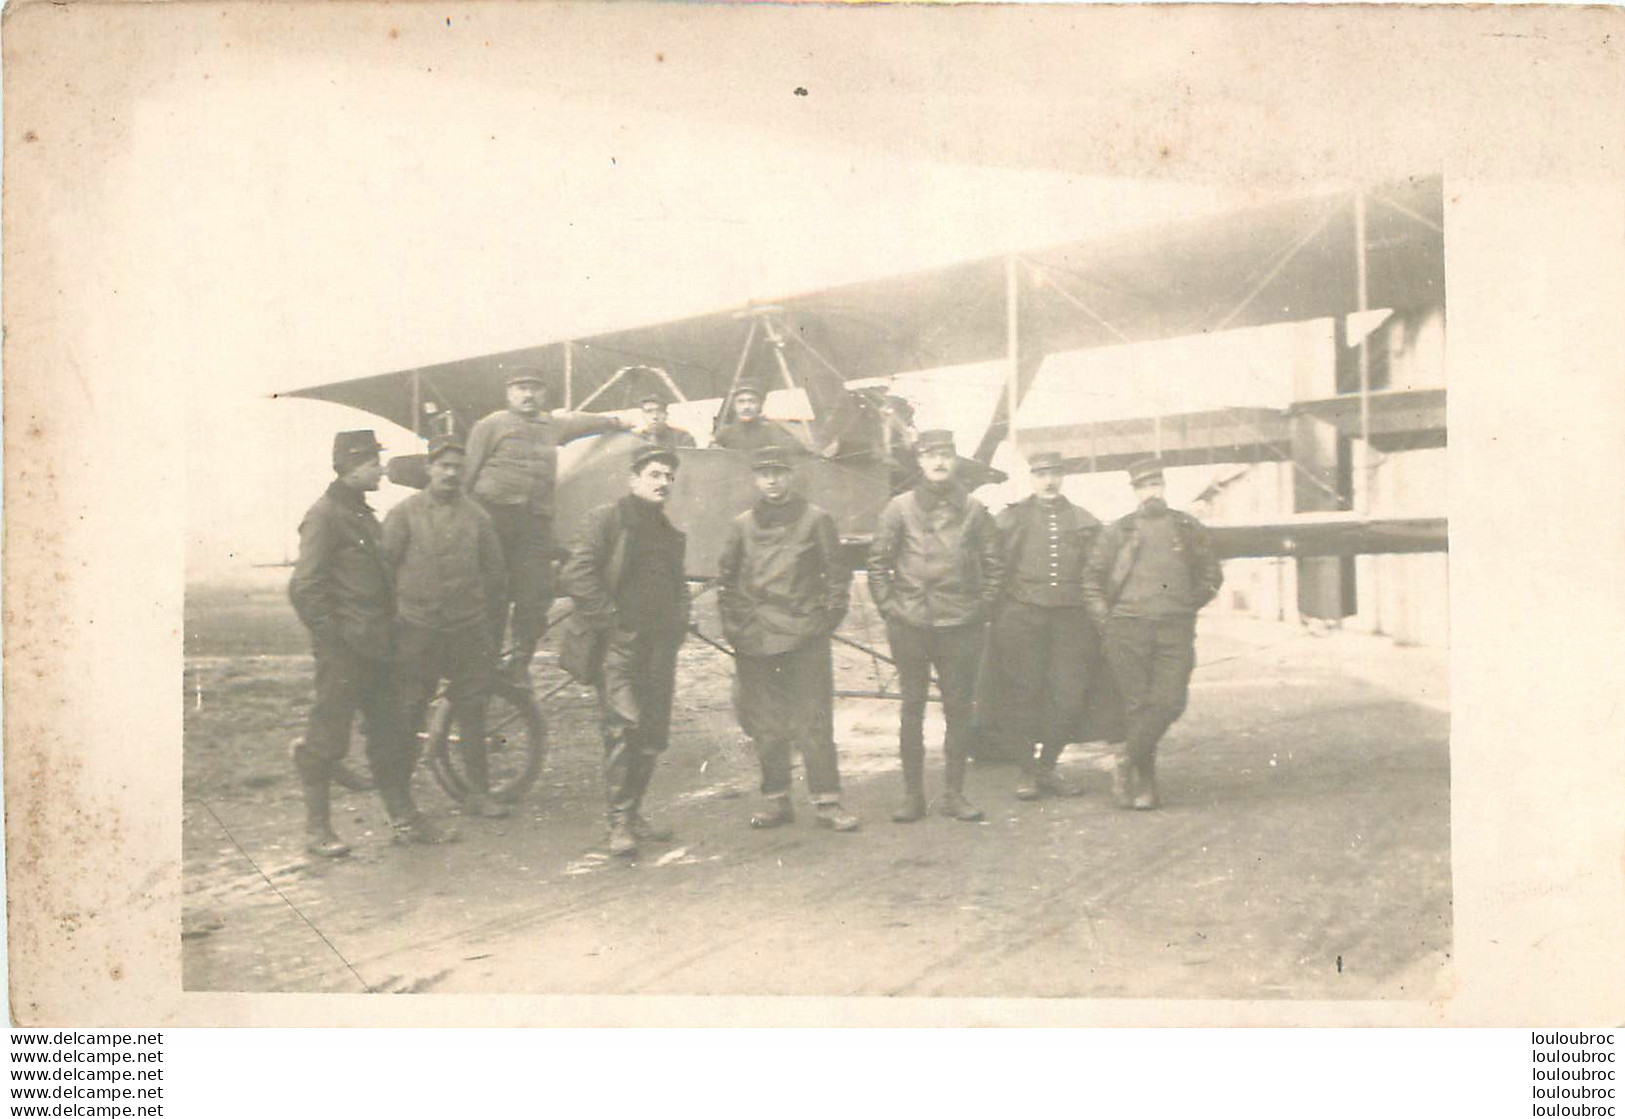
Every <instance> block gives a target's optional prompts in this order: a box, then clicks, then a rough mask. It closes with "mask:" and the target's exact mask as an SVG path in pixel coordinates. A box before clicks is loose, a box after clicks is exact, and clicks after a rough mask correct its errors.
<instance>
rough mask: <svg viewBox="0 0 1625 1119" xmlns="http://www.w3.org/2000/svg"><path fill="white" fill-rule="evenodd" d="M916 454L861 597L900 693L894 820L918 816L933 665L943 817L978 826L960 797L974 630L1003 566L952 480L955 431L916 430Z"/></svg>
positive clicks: (977, 635) (990, 533)
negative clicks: (887, 646) (940, 722)
mask: <svg viewBox="0 0 1625 1119" xmlns="http://www.w3.org/2000/svg"><path fill="white" fill-rule="evenodd" d="M915 449H916V451H917V453H918V455H919V460H920V472H921V480H920V481H919V482H918V483H917V484H916V485H915V486H914V488H913V489H911V490H908V491H907V492H905V493H901V494H899V495H897V496H896V497H894V498H892V499H891V501H890V502H888V503H887V505H886V507H885V509H884V510H882V511H881V514H880V521H879V523H878V524H877V526H876V528H875V537H874V543H873V545H872V547H871V549H870V553H869V593H870V595H871V596H872V597H873V598H874V601H875V606H876V607H877V608H878V609H879V611H880V613H881V616H882V617H884V618H885V619H886V634H887V637H888V639H889V640H890V643H891V652H892V659H893V660H894V661H895V662H896V664H897V675H898V685H899V687H900V688H901V690H902V693H903V703H902V717H901V724H900V728H899V733H898V752H899V754H900V755H901V758H902V764H903V785H904V799H903V803H902V805H901V806H900V807H899V808H898V809H897V811H895V812H894V813H892V819H893V820H894V821H896V822H897V823H900V824H907V823H913V822H914V821H916V820H918V819H920V818H921V817H922V816H924V815H925V773H924V770H925V742H924V722H925V702H926V695H927V689H928V687H929V685H930V680H931V669H932V668H933V667H935V669H936V671H937V681H938V685H939V686H940V688H941V691H942V712H943V717H944V719H945V720H946V722H947V724H948V728H947V738H946V741H945V742H944V743H943V752H944V754H945V755H946V775H945V792H944V794H943V798H942V803H941V811H942V814H943V815H945V816H951V817H953V818H954V819H956V820H965V821H974V820H980V819H981V818H982V812H981V810H980V809H978V808H976V807H974V806H973V805H972V804H971V803H970V802H969V801H967V800H966V799H965V765H966V760H967V758H968V757H969V751H970V740H971V736H972V735H973V734H974V733H975V731H974V728H973V726H972V720H973V718H974V710H975V689H976V666H977V663H978V661H979V659H980V657H981V652H982V632H983V628H984V623H985V622H986V621H987V618H988V617H989V615H990V614H991V613H992V610H993V607H994V606H995V604H996V603H997V602H998V600H999V596H1000V594H1001V593H1002V589H1003V585H1004V562H1003V559H1002V557H1001V556H1000V554H999V546H998V536H997V531H996V530H995V528H994V524H993V518H992V517H991V516H989V515H988V511H987V510H986V509H985V508H984V507H983V506H982V504H981V503H980V502H979V501H977V500H976V499H975V498H973V497H971V496H970V494H969V493H967V492H966V491H965V489H964V487H962V486H961V485H960V484H959V483H958V482H957V481H955V479H954V467H955V463H956V461H957V458H958V456H957V455H956V453H955V451H954V440H953V433H952V432H949V431H926V432H922V433H921V435H920V437H919V441H918V443H917V444H916V448H915Z"/></svg>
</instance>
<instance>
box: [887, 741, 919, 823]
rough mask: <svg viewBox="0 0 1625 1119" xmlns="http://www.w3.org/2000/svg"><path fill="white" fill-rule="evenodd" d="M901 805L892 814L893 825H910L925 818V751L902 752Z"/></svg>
mask: <svg viewBox="0 0 1625 1119" xmlns="http://www.w3.org/2000/svg"><path fill="white" fill-rule="evenodd" d="M903 790H904V791H903V803H901V804H899V805H898V806H897V808H896V810H895V811H893V812H892V814H891V818H892V822H893V823H898V824H912V823H914V821H916V820H920V819H923V818H924V817H925V751H924V750H921V751H920V752H919V753H915V752H913V751H911V750H905V751H903Z"/></svg>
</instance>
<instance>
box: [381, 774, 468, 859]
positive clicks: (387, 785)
mask: <svg viewBox="0 0 1625 1119" xmlns="http://www.w3.org/2000/svg"><path fill="white" fill-rule="evenodd" d="M379 792H380V793H381V794H382V796H383V801H384V811H385V812H386V813H388V814H389V826H390V830H391V832H393V839H394V841H395V842H396V843H420V844H432V843H455V842H456V841H457V840H458V839H459V838H460V837H459V836H458V834H457V833H456V832H455V831H453V830H451V829H449V828H443V827H441V826H440V825H438V824H435V823H433V822H432V821H431V820H430V819H429V818H428V817H427V816H425V815H424V814H423V813H422V812H419V811H418V806H417V805H416V804H415V803H414V802H413V800H412V771H411V769H410V768H408V767H405V766H402V767H401V768H400V769H399V770H398V771H396V772H391V773H390V774H389V775H388V776H387V777H384V778H383V779H382V787H381V788H380V789H379Z"/></svg>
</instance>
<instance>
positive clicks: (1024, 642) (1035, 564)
mask: <svg viewBox="0 0 1625 1119" xmlns="http://www.w3.org/2000/svg"><path fill="white" fill-rule="evenodd" d="M1028 469H1029V471H1030V472H1031V475H1032V485H1033V494H1032V496H1031V497H1029V498H1027V499H1026V500H1024V501H1018V502H1016V503H1015V504H1013V505H1011V506H1009V507H1008V508H1006V509H1005V510H1004V511H1003V512H1001V513H1000V514H999V515H998V517H997V519H996V523H997V525H998V528H999V545H1000V548H1001V550H1002V552H1003V557H1004V563H1005V568H1006V572H1007V578H1006V582H1005V599H1004V602H1003V604H1002V605H1001V606H1000V607H999V613H998V617H997V618H995V619H994V621H993V624H992V626H991V628H990V631H989V635H988V657H987V660H986V664H985V667H984V671H985V672H987V673H989V674H990V679H989V680H988V681H986V683H987V684H988V687H987V688H986V689H985V692H984V697H985V699H986V700H987V706H989V707H991V708H992V710H989V711H984V712H983V723H984V726H985V727H986V728H987V729H988V730H989V731H991V732H992V733H996V734H999V735H1001V736H1003V737H1005V739H1006V741H1008V742H1009V743H1010V745H1011V746H1012V747H1013V748H1014V752H1015V754H1016V757H1017V758H1018V760H1019V762H1020V766H1021V770H1020V776H1019V778H1018V779H1017V783H1016V790H1015V791H1016V796H1017V797H1018V798H1020V799H1021V800H1037V799H1038V798H1039V797H1041V796H1077V795H1079V794H1081V793H1082V792H1083V788H1082V787H1081V786H1079V785H1075V784H1073V783H1072V782H1070V781H1068V780H1066V779H1065V778H1064V777H1062V776H1061V775H1060V774H1059V773H1057V772H1056V762H1057V761H1058V760H1059V759H1060V756H1061V751H1062V750H1064V749H1065V748H1066V745H1067V743H1069V742H1079V741H1086V740H1087V739H1086V738H1085V737H1083V736H1084V735H1085V734H1088V733H1089V732H1088V731H1086V730H1085V729H1084V722H1085V716H1086V715H1087V714H1090V713H1091V709H1092V708H1093V709H1097V710H1098V709H1100V708H1101V707H1103V706H1104V705H1105V701H1108V700H1109V699H1110V698H1112V697H1110V695H1109V692H1110V683H1109V681H1107V680H1106V676H1107V672H1106V664H1105V659H1104V657H1103V655H1102V653H1101V648H1100V637H1099V634H1098V633H1097V632H1096V630H1095V625H1094V623H1093V622H1092V621H1090V620H1089V614H1088V611H1087V610H1085V608H1084V593H1083V568H1084V563H1085V562H1086V561H1087V560H1088V558H1089V553H1090V551H1091V550H1092V549H1093V547H1094V543H1095V539H1096V538H1097V537H1098V536H1099V535H1100V531H1101V524H1100V522H1099V521H1098V520H1096V519H1095V517H1094V516H1093V514H1091V513H1090V512H1089V511H1088V510H1087V509H1083V508H1080V507H1079V506H1077V505H1074V504H1072V502H1070V501H1068V500H1067V499H1066V498H1065V497H1064V496H1062V494H1061V486H1062V483H1063V482H1064V481H1065V480H1066V473H1065V470H1064V462H1063V460H1062V458H1061V456H1060V455H1059V454H1057V453H1056V452H1054V451H1040V452H1038V453H1037V454H1034V455H1033V456H1032V458H1031V459H1030V460H1029V461H1028ZM1102 733H1103V734H1105V735H1107V736H1115V728H1112V729H1111V730H1104V731H1103V732H1102ZM1091 737H1092V736H1091ZM1035 750H1036V751H1037V757H1036V758H1035V757H1034V752H1035Z"/></svg>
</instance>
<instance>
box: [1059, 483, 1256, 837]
mask: <svg viewBox="0 0 1625 1119" xmlns="http://www.w3.org/2000/svg"><path fill="white" fill-rule="evenodd" d="M1128 474H1129V484H1130V485H1131V486H1133V488H1134V497H1135V500H1136V501H1137V502H1138V503H1139V508H1138V509H1136V510H1135V511H1134V512H1132V513H1130V514H1128V516H1126V517H1123V518H1122V519H1121V520H1119V521H1117V522H1116V523H1114V524H1113V525H1111V526H1110V527H1109V528H1107V529H1106V531H1104V532H1103V533H1101V534H1100V539H1099V541H1098V542H1097V543H1096V545H1095V549H1094V551H1093V553H1091V555H1090V557H1089V562H1088V564H1087V565H1086V566H1085V569H1084V598H1085V601H1086V602H1087V604H1088V609H1089V616H1090V617H1091V618H1093V619H1094V621H1095V624H1096V625H1097V626H1099V627H1100V629H1101V633H1102V634H1103V636H1104V638H1105V646H1106V659H1107V662H1108V663H1109V664H1110V665H1111V671H1112V676H1113V678H1114V680H1115V681H1116V683H1117V688H1118V691H1119V692H1120V693H1121V695H1122V698H1123V709H1124V716H1125V719H1126V721H1127V731H1128V738H1127V743H1126V745H1125V747H1124V749H1123V750H1122V751H1121V752H1119V754H1118V756H1117V759H1116V765H1115V767H1114V769H1113V772H1112V798H1113V800H1114V801H1116V803H1117V805H1118V807H1120V808H1128V807H1133V808H1136V809H1140V810H1142V811H1144V810H1149V809H1153V808H1156V807H1157V781H1156V757H1157V743H1158V742H1160V741H1161V740H1162V736H1163V735H1164V734H1166V733H1167V731H1168V728H1169V727H1170V726H1172V725H1173V724H1174V721H1175V720H1176V719H1178V718H1179V716H1180V715H1181V714H1183V713H1184V710H1185V703H1186V700H1187V698H1188V696H1189V688H1190V677H1191V671H1192V669H1193V668H1194V667H1195V665H1196V612H1197V611H1198V610H1200V609H1201V608H1202V607H1203V606H1206V605H1207V604H1208V603H1209V602H1211V601H1213V597H1214V596H1215V595H1217V594H1218V593H1219V587H1220V585H1221V584H1222V583H1223V581H1224V573H1223V571H1222V570H1221V569H1220V566H1219V560H1218V558H1217V557H1216V556H1215V555H1214V552H1213V543H1212V540H1211V538H1210V537H1209V535H1208V532H1207V529H1205V528H1203V527H1202V524H1201V522H1200V521H1198V520H1197V519H1196V518H1195V517H1192V516H1191V515H1190V514H1188V513H1182V512H1179V511H1177V510H1174V509H1170V508H1168V504H1167V502H1166V501H1165V500H1164V498H1163V487H1164V483H1163V474H1162V463H1161V462H1160V461H1159V460H1157V459H1145V460H1142V461H1140V462H1137V463H1135V464H1134V465H1133V466H1130V467H1129V471H1128Z"/></svg>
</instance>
